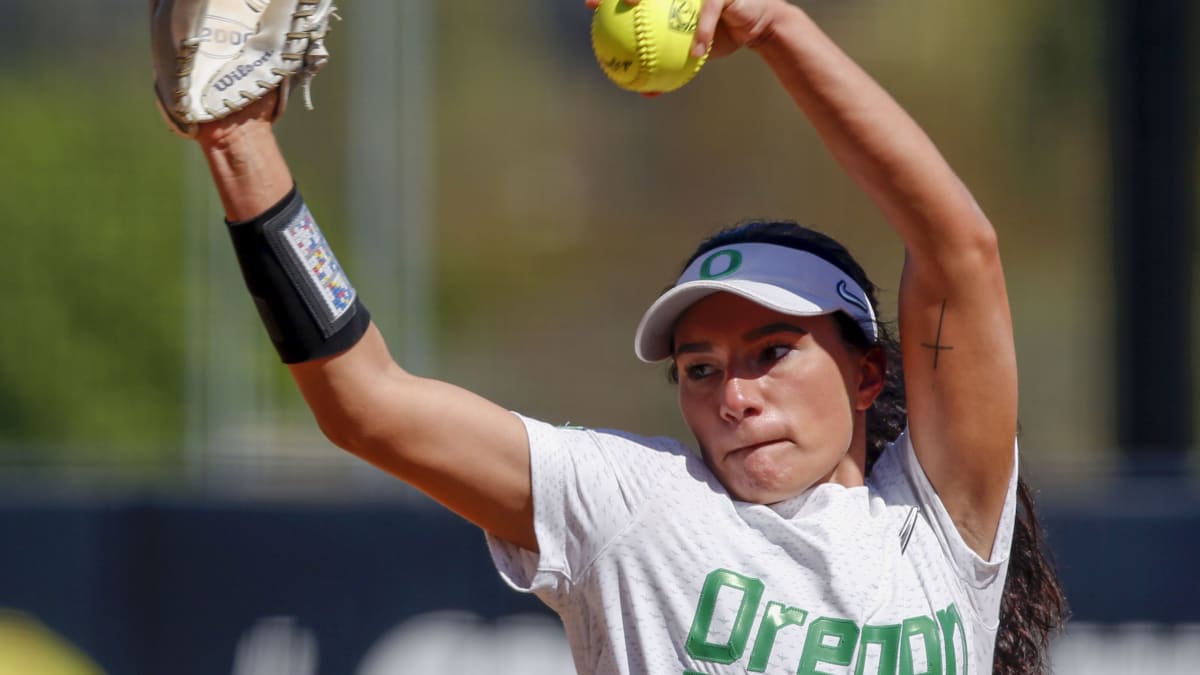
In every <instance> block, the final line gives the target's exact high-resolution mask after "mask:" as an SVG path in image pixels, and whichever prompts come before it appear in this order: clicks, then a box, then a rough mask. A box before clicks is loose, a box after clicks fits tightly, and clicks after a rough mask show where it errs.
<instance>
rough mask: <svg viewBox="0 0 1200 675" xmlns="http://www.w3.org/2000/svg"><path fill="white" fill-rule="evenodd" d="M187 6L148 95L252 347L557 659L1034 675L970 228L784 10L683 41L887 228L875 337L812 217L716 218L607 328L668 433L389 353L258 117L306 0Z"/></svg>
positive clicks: (864, 97) (933, 171) (868, 302)
mask: <svg viewBox="0 0 1200 675" xmlns="http://www.w3.org/2000/svg"><path fill="white" fill-rule="evenodd" d="M203 4H204V3H196V2H188V1H186V0H175V1H174V2H172V1H170V0H161V1H160V2H158V3H155V4H154V5H153V6H152V11H153V16H154V22H153V26H154V27H153V30H152V36H153V37H154V44H155V54H156V66H157V72H158V87H157V91H158V95H159V100H160V104H161V107H162V109H163V111H164V113H165V114H166V116H167V119H168V121H169V122H170V124H171V126H172V128H173V129H174V130H176V131H178V132H179V133H181V134H183V135H187V136H190V137H193V138H195V139H196V140H198V141H199V145H200V147H201V149H202V150H203V152H204V155H205V157H206V158H207V159H208V162H209V166H210V168H211V172H212V177H213V179H214V182H215V185H216V187H217V190H218V192H219V193H220V196H221V199H222V203H223V204H224V207H225V211H226V215H227V218H228V221H229V228H230V232H231V236H232V238H233V242H234V247H235V250H236V252H237V256H238V259H239V262H240V264H241V266H242V269H243V272H244V275H245V278H246V283H247V286H248V288H249V290H250V293H251V295H252V296H253V297H254V300H255V304H256V306H257V307H258V309H259V311H260V313H261V315H262V317H263V320H264V323H265V324H266V327H267V332H268V334H269V336H270V337H271V339H272V341H273V342H274V344H275V345H276V347H277V348H278V350H279V353H280V356H281V358H282V360H283V361H284V362H285V363H287V364H288V367H289V368H290V370H291V373H292V375H293V376H294V378H295V380H296V383H297V384H298V386H299V387H300V390H301V391H302V392H303V394H304V397H305V399H306V401H307V402H308V404H309V406H310V407H311V408H312V410H313V413H314V414H315V415H316V417H317V420H318V421H319V423H320V426H321V428H322V430H323V431H324V432H325V433H326V434H327V435H328V437H329V438H330V439H331V440H332V441H333V442H334V443H335V444H337V445H338V446H340V447H342V448H345V449H346V450H348V451H350V452H352V453H354V454H356V455H358V456H359V457H362V458H363V459H365V460H367V461H369V462H372V463H373V464H375V465H377V466H378V467H380V468H381V469H383V470H385V471H388V472H390V473H392V474H394V475H396V476H397V477H399V478H400V479H402V480H404V481H406V482H408V483H410V484H412V485H414V486H416V487H418V488H420V489H421V490H423V491H425V492H426V493H427V494H429V495H430V496H432V497H433V498H434V499H436V500H438V501H439V502H441V503H442V504H444V505H446V506H447V507H448V508H450V509H452V510H454V511H455V512H457V513H459V514H460V515H462V516H463V517H464V518H466V519H468V520H469V521H471V522H473V523H475V524H477V525H478V526H479V527H481V528H482V529H483V530H484V531H485V532H486V533H487V537H488V541H489V545H490V547H491V551H492V555H493V557H494V559H495V562H496V564H497V566H498V568H499V569H500V571H501V573H502V574H503V576H504V577H505V578H506V579H507V580H508V582H509V583H510V584H512V585H513V586H514V587H516V588H518V589H521V590H525V591H530V592H533V593H536V594H538V596H539V597H540V598H541V599H542V600H544V601H545V602H546V603H547V604H548V605H549V606H550V607H552V608H553V609H554V610H555V611H557V612H558V614H559V615H560V616H561V617H562V620H563V623H564V625H565V627H566V632H567V636H568V639H569V641H570V643H571V647H572V649H573V653H574V657H575V662H576V666H577V668H578V670H579V671H580V672H582V673H675V674H678V673H688V674H690V673H742V672H768V673H793V672H796V673H820V672H846V673H914V674H915V673H971V674H982V673H987V672H992V671H993V667H994V668H995V671H997V672H1005V673H1017V672H1020V673H1032V672H1041V671H1042V669H1043V657H1044V652H1045V648H1046V644H1047V640H1048V635H1049V632H1050V631H1052V630H1053V629H1055V628H1056V627H1057V626H1058V625H1060V623H1061V621H1062V613H1063V604H1062V597H1061V593H1060V592H1059V590H1058V587H1057V584H1056V582H1055V580H1054V577H1053V573H1052V571H1051V570H1050V568H1049V567H1048V566H1046V564H1045V561H1044V560H1043V559H1042V558H1041V554H1040V552H1039V551H1038V528H1037V524H1036V520H1034V519H1033V514H1032V511H1031V510H1030V509H1029V508H1028V507H1029V506H1030V504H1029V503H1028V501H1027V499H1028V494H1027V492H1026V491H1025V490H1024V488H1023V486H1021V487H1020V488H1019V481H1018V478H1017V453H1016V443H1015V437H1016V428H1017V372H1016V363H1015V356H1014V347H1013V338H1012V328H1011V320H1010V317H1009V310H1008V300H1007V296H1006V291H1005V284H1004V277H1003V273H1002V269H1001V264H1000V257H999V253H998V248H997V243H996V234H995V232H994V231H993V229H992V226H991V224H990V223H989V222H988V220H987V219H986V217H985V216H984V215H983V213H982V212H981V211H980V209H979V207H978V206H977V204H976V203H975V201H974V200H973V199H972V197H971V195H970V193H969V192H968V191H967V189H966V188H965V187H964V186H963V184H962V183H961V182H960V181H959V179H958V178H957V176H956V175H955V174H954V172H953V171H952V170H951V169H950V167H949V166H948V165H947V164H946V162H945V160H944V159H943V158H942V157H941V155H940V154H939V153H938V151H937V149H936V148H935V147H934V145H933V144H932V142H930V140H929V139H928V138H927V137H926V135H925V134H924V133H923V132H922V131H921V129H920V128H919V127H918V126H917V125H916V124H915V123H914V122H913V121H912V120H911V119H910V118H909V116H908V115H907V114H906V113H905V112H904V111H903V110H902V109H901V108H900V107H899V106H898V105H897V104H896V103H895V102H894V101H893V100H892V99H891V98H890V97H889V96H888V95H887V94H886V93H885V92H884V91H883V89H881V88H880V87H879V86H878V85H877V84H876V83H875V82H874V81H872V80H871V78H870V77H869V76H867V75H866V74H865V73H864V72H863V71H862V70H861V69H860V68H859V67H858V66H857V65H855V64H854V63H853V62H852V61H851V60H850V59H849V58H848V57H847V56H846V55H845V54H843V53H842V51H841V50H840V49H839V48H838V47H837V46H836V45H835V44H834V43H833V42H832V41H831V40H830V39H829V38H828V37H826V36H825V35H824V34H823V33H822V32H821V31H820V29H819V28H818V27H817V26H816V25H815V24H814V23H813V22H812V21H811V20H810V18H809V17H808V16H807V15H806V14H805V13H804V12H803V11H802V10H801V9H799V8H798V7H796V6H794V5H792V4H789V3H788V2H786V1H784V0H708V1H706V2H705V3H704V5H703V7H702V10H701V14H700V20H699V27H698V29H697V32H696V40H697V45H699V47H698V48H700V49H703V46H705V45H707V44H708V42H709V40H712V39H715V43H714V46H713V55H714V56H720V55H724V54H727V53H729V52H731V51H733V50H735V49H738V48H743V47H745V48H749V49H752V50H753V51H754V52H755V53H756V54H757V55H758V56H759V57H760V58H761V59H762V60H763V61H764V62H765V63H766V65H767V66H768V67H770V68H771V69H772V70H773V72H774V73H775V74H776V75H777V77H778V79H779V81H780V82H781V84H782V86H783V87H784V88H785V89H786V90H787V91H788V92H789V93H790V94H791V95H792V97H793V98H794V99H795V101H796V103H797V105H798V107H799V108H800V110H801V112H802V113H803V115H804V116H805V117H806V118H807V120H808V122H809V123H810V124H811V125H812V126H813V127H814V128H815V129H816V131H817V132H818V134H819V135H820V136H821V138H822V140H823V141H824V143H825V144H826V146H827V147H828V148H829V150H830V152H832V153H833V155H834V157H835V158H836V159H837V160H838V161H839V162H840V163H841V165H842V166H843V168H844V169H845V170H846V171H847V172H848V173H849V174H850V175H851V177H852V178H853V179H854V180H855V181H857V183H858V184H859V185H860V186H861V187H862V189H863V190H864V191H865V192H866V193H867V194H868V195H869V196H870V197H871V198H872V199H873V200H874V201H875V203H876V204H877V205H878V207H879V208H880V209H881V211H882V212H883V214H884V215H885V216H886V219H887V221H888V222H889V223H890V224H891V226H892V227H893V228H894V229H895V231H896V232H897V233H898V234H899V236H900V237H901V238H902V239H903V241H904V244H905V265H904V271H903V276H902V279H901V283H900V294H899V305H900V317H899V328H900V342H899V353H897V352H896V350H895V349H894V345H895V343H894V341H893V340H892V338H891V336H890V335H889V333H888V330H887V328H886V325H885V324H883V323H881V322H880V321H879V319H878V317H877V315H876V301H875V297H874V286H873V284H872V283H871V282H870V280H869V279H868V278H867V276H866V274H865V273H864V272H863V270H862V269H861V268H860V267H859V265H858V264H857V263H856V262H855V261H854V259H853V258H852V257H851V256H850V254H849V253H848V252H847V251H846V250H845V249H844V248H843V247H842V246H841V245H839V244H838V243H837V242H834V241H833V240H831V239H829V238H828V237H825V236H823V235H820V234H818V233H815V232H813V231H811V230H807V229H805V228H801V227H798V226H795V225H793V224H790V223H750V224H746V225H743V226H740V227H736V228H732V229H730V230H727V231H725V232H722V233H720V234H718V235H717V236H715V237H713V238H711V239H709V240H707V241H705V242H704V243H702V244H701V246H700V247H699V248H698V249H696V251H695V253H694V254H693V256H692V259H691V261H690V262H689V263H688V264H687V265H686V267H685V269H684V270H683V271H682V272H681V273H680V275H679V277H678V279H677V281H676V283H675V284H674V286H673V287H672V288H670V289H669V290H668V291H666V292H665V293H663V294H662V295H661V297H659V298H658V299H657V300H656V301H655V302H653V303H652V304H651V305H650V307H649V309H647V310H646V312H645V315H644V316H643V318H642V321H641V323H640V325H639V326H638V329H637V335H636V339H635V351H636V353H637V356H638V357H640V358H641V359H643V360H646V361H660V360H669V361H670V362H671V363H672V364H673V372H674V373H675V374H676V375H677V381H678V385H677V386H678V397H679V404H680V408H681V410H682V412H683V415H684V418H685V420H686V422H687V424H688V426H689V427H690V429H691V431H692V432H693V434H694V436H695V440H696V443H697V445H698V447H699V453H695V452H693V451H691V450H689V449H688V448H687V447H685V446H684V445H682V444H681V443H679V442H677V441H674V440H670V439H663V438H641V437H637V436H632V435H629V434H624V433H620V432H614V431H598V430H587V429H576V428H563V427H555V426H551V425H548V424H546V423H543V422H540V421H537V420H533V419H529V418H525V417H521V416H518V415H514V414H512V413H510V412H509V411H507V410H505V409H503V408H501V407H499V406H497V405H495V404H493V403H491V402H489V401H486V400H484V399H482V398H480V397H478V396H476V395H474V394H472V393H470V392H467V391H464V390H462V389H459V388H457V387H454V386H453V385H450V384H446V383H443V382H439V381H434V380H429V379H424V378H420V377H416V376H413V375H411V374H409V373H406V372H405V371H404V370H403V368H402V367H401V366H400V365H398V364H396V363H395V362H394V361H393V359H392V358H391V356H390V355H389V353H388V350H387V347H386V345H385V344H384V340H383V337H382V336H381V335H380V334H379V332H378V331H377V330H376V328H375V327H374V325H373V324H372V323H371V322H370V319H369V316H368V314H367V311H366V309H365V307H364V306H363V304H362V303H361V301H360V300H359V298H358V297H357V294H356V292H355V291H354V288H353V286H352V285H351V283H350V282H349V280H348V278H347V275H346V274H345V272H344V271H343V270H342V269H341V267H340V266H339V265H338V263H337V260H336V258H335V257H334V256H333V254H332V252H331V251H330V250H329V247H328V245H327V243H326V242H325V240H324V237H323V236H322V234H321V232H320V229H319V227H318V226H317V224H316V223H315V222H314V221H313V218H312V216H311V214H310V213H309V211H308V209H307V207H306V206H305V205H304V202H303V200H302V198H301V197H300V195H299V193H298V192H297V191H296V189H295V187H294V185H293V181H292V177H291V174H290V173H289V171H288V167H287V165H286V164H285V162H284V159H283V156H282V154H281V153H280V151H279V148H278V146H277V145H276V143H275V139H274V136H273V134H272V127H271V123H272V121H273V120H274V119H275V118H276V117H278V115H279V114H280V113H281V112H282V110H283V105H284V103H285V102H286V100H287V91H288V88H289V85H290V84H292V83H294V82H298V83H300V84H304V83H307V81H308V80H309V79H310V78H311V76H312V75H313V74H314V73H315V71H316V69H317V68H319V67H320V65H321V64H323V63H324V60H325V58H326V55H325V52H324V48H323V41H322V40H323V37H324V31H325V29H326V24H327V17H328V14H329V12H330V11H331V7H330V4H329V2H327V1H322V2H318V1H316V0H314V1H313V2H304V1H303V0H287V1H284V0H274V1H273V2H269V3H267V2H255V3H246V2H229V3H217V2H214V3H212V4H211V5H210V6H209V7H208V8H207V9H203V8H199V7H198V5H203ZM588 4H589V5H593V6H594V5H595V0H588ZM217 12H225V13H224V14H220V15H219V16H218V15H217V14H215V13H217ZM214 16H217V18H219V19H220V21H219V23H220V25H222V26H239V25H241V26H258V28H257V29H256V30H257V33H255V34H254V35H251V36H249V37H247V38H245V39H244V40H242V42H243V43H244V44H246V45H249V46H250V47H252V48H251V49H243V50H241V51H237V50H232V49H231V50H230V53H235V52H236V53H235V55H234V56H230V57H227V58H221V57H220V55H221V54H223V53H224V52H221V51H220V50H218V49H216V48H215V47H213V46H212V45H210V44H207V43H205V42H204V40H203V39H200V38H198V37H197V36H199V35H202V34H203V30H204V27H205V26H206V25H210V24H212V20H213V17H214ZM206 22H207V23H206ZM239 39H240V38H239ZM234 41H237V40H234ZM206 47H207V48H206ZM255 49H257V51H255ZM214 54H215V55H217V56H214ZM206 55H207V56H206ZM218 89H219V90H220V91H217V90H218ZM899 354H902V355H903V364H904V367H903V371H901V366H900V364H901V359H900V358H899ZM1018 502H1023V506H1024V507H1025V508H1022V509H1018ZM1014 528H1015V529H1014ZM1010 561H1012V562H1011V563H1010ZM1010 578H1011V579H1012V580H1013V583H1010V584H1009V586H1008V591H1007V593H1006V590H1005V589H1006V580H1009V579H1010Z"/></svg>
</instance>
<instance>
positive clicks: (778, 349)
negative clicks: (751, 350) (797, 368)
mask: <svg viewBox="0 0 1200 675" xmlns="http://www.w3.org/2000/svg"><path fill="white" fill-rule="evenodd" d="M791 351H792V346H791V345H785V344H779V345H767V346H766V347H763V350H762V351H761V352H759V355H758V360H759V362H760V363H766V364H771V363H775V362H776V361H778V360H780V359H782V358H783V357H785V356H787V355H788V353H789V352H791Z"/></svg>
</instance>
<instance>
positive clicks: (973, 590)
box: [876, 429, 1019, 617]
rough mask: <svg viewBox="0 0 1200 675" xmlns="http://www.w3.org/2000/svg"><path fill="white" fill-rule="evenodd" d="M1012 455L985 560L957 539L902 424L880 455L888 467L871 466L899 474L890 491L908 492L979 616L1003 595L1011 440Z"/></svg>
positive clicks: (1010, 518) (1012, 512)
mask: <svg viewBox="0 0 1200 675" xmlns="http://www.w3.org/2000/svg"><path fill="white" fill-rule="evenodd" d="M1013 455H1014V458H1013V471H1012V475H1011V476H1009V480H1008V491H1007V494H1006V495H1005V498H1004V508H1003V509H1002V511H1001V513H1000V521H999V523H998V524H997V526H996V536H995V539H994V541H993V543H992V551H991V555H990V556H988V558H987V559H984V558H983V557H982V556H980V555H979V554H978V553H976V552H975V550H974V549H972V548H971V547H970V546H969V545H968V544H967V542H966V541H965V540H964V539H963V538H962V534H961V533H960V532H959V531H958V526H957V525H955V524H954V520H953V519H952V518H951V517H950V513H949V512H948V511H947V510H946V506H945V504H943V503H942V500H941V497H939V496H938V494H937V491H936V490H935V489H934V487H933V484H932V483H930V482H929V477H928V476H927V475H926V474H925V470H924V468H922V466H921V462H920V460H919V459H918V458H917V453H916V450H915V449H914V448H913V444H912V436H911V435H910V434H909V433H908V430H907V429H905V431H904V433H903V434H901V435H900V437H899V438H897V439H896V441H895V443H894V444H893V445H892V446H891V447H890V448H889V449H888V451H887V452H885V453H884V457H883V458H881V460H880V464H881V465H882V464H894V466H892V467H886V466H877V467H876V469H883V472H888V471H889V470H895V472H896V473H897V474H902V475H903V480H899V479H897V480H895V481H892V482H893V483H894V485H893V490H895V489H899V486H900V484H904V487H903V491H904V492H907V493H910V494H911V497H910V498H915V500H916V502H917V504H918V505H919V506H920V511H921V514H922V515H923V516H924V519H925V521H926V522H927V523H928V525H929V528H930V529H931V530H932V532H933V535H934V536H935V537H936V539H937V542H938V545H939V547H940V548H941V550H942V553H943V554H944V555H945V557H946V558H947V560H948V561H949V562H950V564H951V567H952V568H953V570H954V572H955V574H956V576H957V577H958V578H959V579H960V580H961V582H962V584H963V586H964V589H965V590H966V591H967V595H968V596H969V597H970V600H971V603H972V605H973V606H974V609H975V610H976V613H977V615H978V616H981V617H984V616H992V617H995V616H997V615H998V612H999V609H1000V600H1001V597H1002V596H1003V594H1004V582H1005V578H1006V576H1007V571H1008V560H1009V552H1010V549H1011V548H1012V538H1013V526H1014V523H1015V521H1016V509H1017V461H1018V460H1019V457H1018V456H1017V455H1018V453H1017V446H1016V443H1015V442H1014V444H1013Z"/></svg>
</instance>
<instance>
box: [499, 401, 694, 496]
mask: <svg viewBox="0 0 1200 675" xmlns="http://www.w3.org/2000/svg"><path fill="white" fill-rule="evenodd" d="M519 417H520V418H521V421H522V422H523V423H524V424H525V429H526V432H527V434H528V436H529V451H530V455H531V457H532V460H533V462H534V464H535V465H538V464H542V463H545V462H551V463H555V464H559V463H566V464H570V465H573V466H575V467H577V468H584V467H591V468H590V469H589V470H592V471H604V472H605V473H608V474H610V475H612V476H614V477H616V478H618V479H619V480H620V481H621V482H623V483H624V482H629V483H635V484H639V483H645V484H659V485H662V484H664V483H666V482H670V481H672V480H680V481H685V482H700V483H705V484H710V483H712V482H714V481H715V480H716V479H715V477H714V476H713V475H712V473H711V472H710V471H709V470H708V467H707V466H705V465H704V462H703V461H702V460H701V459H700V457H699V456H698V454H697V453H696V452H695V451H694V450H692V449H691V448H690V447H689V446H687V445H685V444H684V443H682V442H680V441H679V440H677V439H674V438H670V437H667V436H643V435H640V434H635V433H631V432H628V431H621V430H617V429H603V428H589V427H582V426H577V425H574V424H570V423H566V424H559V425H554V424H550V423H547V422H544V421H541V420H537V419H533V418H530V417H525V416H521V415H519Z"/></svg>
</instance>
